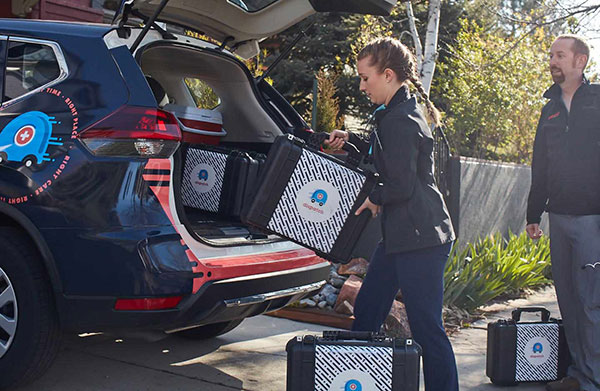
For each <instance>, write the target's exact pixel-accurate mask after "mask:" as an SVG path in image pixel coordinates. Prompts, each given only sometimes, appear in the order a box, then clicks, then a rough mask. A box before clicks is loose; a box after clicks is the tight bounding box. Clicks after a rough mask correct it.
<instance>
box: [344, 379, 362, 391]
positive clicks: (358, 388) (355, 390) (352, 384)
mask: <svg viewBox="0 0 600 391" xmlns="http://www.w3.org/2000/svg"><path fill="white" fill-rule="evenodd" d="M344 391H362V385H361V384H360V382H359V381H358V380H356V379H352V380H348V381H347V382H346V385H345V386H344Z"/></svg>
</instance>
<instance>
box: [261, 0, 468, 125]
mask: <svg viewBox="0 0 600 391" xmlns="http://www.w3.org/2000/svg"><path fill="white" fill-rule="evenodd" d="M414 11H415V16H416V17H417V19H418V21H417V22H418V24H417V28H418V30H419V32H420V33H421V34H424V31H425V28H426V23H427V4H426V3H425V2H422V3H418V4H415V5H414ZM462 12H463V8H462V2H461V1H458V2H443V3H442V10H441V18H442V22H443V23H444V24H443V25H442V26H440V41H441V42H447V43H450V42H453V40H454V37H455V36H456V33H457V32H458V30H459V29H460V25H459V24H458V20H459V15H461V13H462ZM309 25H312V27H311V28H307V26H309ZM300 29H303V30H304V31H305V32H306V34H307V37H306V38H303V39H302V40H301V41H300V42H299V43H298V44H297V45H296V47H295V48H294V49H293V51H292V53H291V54H290V55H289V56H288V58H286V59H284V60H282V61H281V63H280V64H279V65H278V66H277V67H276V68H275V70H274V71H273V73H272V74H271V77H272V78H273V85H274V87H275V88H276V89H277V90H278V91H279V92H280V93H281V94H282V95H283V96H284V97H285V98H286V99H287V100H288V101H289V102H290V103H291V104H292V105H293V106H294V108H295V109H296V110H297V111H298V112H299V113H300V114H301V115H303V116H304V117H305V118H306V119H309V113H310V109H311V102H312V100H311V93H312V86H313V80H314V78H315V75H316V73H317V72H318V71H319V70H325V71H326V72H328V73H330V74H336V75H338V77H337V80H336V88H337V93H336V94H335V97H336V98H338V99H339V106H340V111H339V112H340V115H342V114H350V115H355V116H359V117H361V118H366V117H367V116H368V115H369V114H370V113H371V112H372V111H373V109H374V107H373V105H372V104H371V103H370V102H369V100H368V99H367V97H366V96H365V95H364V94H363V93H361V92H360V90H359V79H358V77H357V74H356V69H355V66H356V64H355V60H356V54H357V53H358V51H360V49H361V48H362V47H363V46H364V45H365V44H366V43H367V42H368V41H369V40H370V39H372V38H374V37H378V36H384V35H392V36H394V37H396V38H400V39H401V40H402V41H403V43H405V44H406V45H408V46H409V47H413V46H414V45H413V41H412V38H411V37H410V36H409V35H407V34H404V33H403V31H406V30H408V21H407V19H406V16H405V11H404V5H403V4H402V3H401V2H400V3H399V4H398V5H397V6H396V7H395V8H394V9H393V10H392V14H391V15H390V16H389V17H381V16H372V15H371V16H369V15H366V16H364V15H352V14H340V13H319V14H316V15H313V16H311V17H309V18H308V19H307V20H306V21H305V22H304V23H302V25H301V26H296V27H292V28H290V29H288V30H286V31H283V32H281V33H279V34H277V35H275V36H273V37H271V38H270V39H267V40H265V41H263V42H261V48H263V49H265V50H266V53H267V55H266V57H265V58H264V64H265V65H266V66H268V65H270V64H271V63H272V62H273V61H274V60H275V58H276V57H277V56H278V55H279V54H280V52H281V50H283V48H285V47H286V45H287V44H288V43H289V42H291V41H292V40H293V39H294V37H295V36H296V34H297V33H298V32H299V30H300ZM444 56H445V54H443V53H442V54H441V56H440V58H443V57H444Z"/></svg>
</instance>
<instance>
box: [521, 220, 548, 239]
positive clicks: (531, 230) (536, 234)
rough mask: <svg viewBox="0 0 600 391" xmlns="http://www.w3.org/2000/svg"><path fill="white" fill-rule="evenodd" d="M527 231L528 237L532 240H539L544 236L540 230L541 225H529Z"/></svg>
mask: <svg viewBox="0 0 600 391" xmlns="http://www.w3.org/2000/svg"><path fill="white" fill-rule="evenodd" d="M525 231H527V235H529V237H530V238H531V239H539V238H541V237H542V235H543V234H544V233H543V232H542V230H541V229H540V225H539V224H527V227H525Z"/></svg>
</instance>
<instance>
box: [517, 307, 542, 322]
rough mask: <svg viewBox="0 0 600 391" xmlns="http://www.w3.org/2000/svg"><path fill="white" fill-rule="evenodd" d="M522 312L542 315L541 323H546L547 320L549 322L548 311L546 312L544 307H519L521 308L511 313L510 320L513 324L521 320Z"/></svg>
mask: <svg viewBox="0 0 600 391" xmlns="http://www.w3.org/2000/svg"><path fill="white" fill-rule="evenodd" d="M523 312H541V313H542V322H547V321H548V320H550V311H548V310H547V309H546V308H544V307H521V308H517V309H516V310H513V312H512V319H513V320H514V321H515V322H518V321H520V320H521V313H523Z"/></svg>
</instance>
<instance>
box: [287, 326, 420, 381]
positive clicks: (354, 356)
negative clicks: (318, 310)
mask: <svg viewBox="0 0 600 391" xmlns="http://www.w3.org/2000/svg"><path fill="white" fill-rule="evenodd" d="M286 351H287V388H286V389H287V391H329V390H340V391H361V390H362V391H367V390H369V391H370V390H377V391H396V390H398V391H399V390H402V391H417V390H418V389H419V370H420V357H421V347H420V346H419V345H418V344H416V343H415V342H413V341H412V340H410V339H407V340H404V339H399V338H388V337H385V336H384V335H382V334H376V333H371V332H353V331H324V332H323V336H322V337H318V336H312V335H308V336H304V337H296V338H293V339H292V340H290V341H289V342H288V344H287V346H286Z"/></svg>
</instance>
